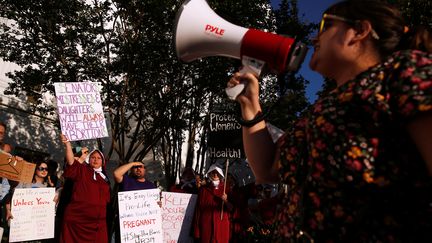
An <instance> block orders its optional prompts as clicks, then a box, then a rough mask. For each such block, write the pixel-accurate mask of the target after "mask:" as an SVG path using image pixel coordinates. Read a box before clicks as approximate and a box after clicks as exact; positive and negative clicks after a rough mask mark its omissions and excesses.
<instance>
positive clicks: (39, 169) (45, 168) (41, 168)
mask: <svg viewBox="0 0 432 243" xmlns="http://www.w3.org/2000/svg"><path fill="white" fill-rule="evenodd" d="M37 170H38V171H48V168H47V167H38V168H37Z"/></svg>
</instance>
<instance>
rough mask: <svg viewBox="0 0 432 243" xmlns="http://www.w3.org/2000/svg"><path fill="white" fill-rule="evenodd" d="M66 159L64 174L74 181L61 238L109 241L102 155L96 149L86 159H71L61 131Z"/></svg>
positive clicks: (70, 152)
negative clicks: (81, 160) (83, 160)
mask: <svg viewBox="0 0 432 243" xmlns="http://www.w3.org/2000/svg"><path fill="white" fill-rule="evenodd" d="M61 139H62V142H63V143H64V144H65V150H66V162H67V166H66V168H65V171H64V174H63V176H64V177H65V179H71V180H72V181H73V189H72V198H71V201H70V202H69V203H68V204H67V206H66V209H65V212H64V218H63V225H62V231H61V235H60V242H64V243H67V242H100V243H106V242H108V232H107V223H106V217H107V205H108V203H109V202H110V185H109V181H108V178H107V176H106V173H105V171H104V164H105V158H104V156H103V153H102V152H101V151H99V150H94V151H92V152H91V153H89V156H88V159H87V160H86V161H85V162H80V161H79V160H76V159H74V154H73V151H72V146H71V143H70V142H69V140H68V139H67V138H66V137H65V136H64V135H63V134H62V135H61Z"/></svg>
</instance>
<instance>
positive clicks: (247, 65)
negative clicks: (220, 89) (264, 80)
mask: <svg viewBox="0 0 432 243" xmlns="http://www.w3.org/2000/svg"><path fill="white" fill-rule="evenodd" d="M251 61H253V63H251ZM242 63H243V66H242V68H241V69H240V70H239V73H241V74H244V73H253V74H254V75H255V76H257V77H258V76H259V75H260V74H261V70H262V67H263V65H264V62H261V61H257V60H254V59H251V58H248V57H244V58H242ZM257 63H259V65H257ZM245 88H246V84H245V83H239V84H237V85H236V86H234V87H231V88H225V93H226V94H227V96H228V98H229V99H230V100H235V99H236V98H237V96H238V95H239V94H241V92H243V90H244V89H245Z"/></svg>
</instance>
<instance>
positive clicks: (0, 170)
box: [0, 152, 36, 183]
mask: <svg viewBox="0 0 432 243" xmlns="http://www.w3.org/2000/svg"><path fill="white" fill-rule="evenodd" d="M35 168H36V164H33V163H29V162H27V161H25V160H17V159H16V157H15V156H11V155H10V154H7V153H3V152H0V177H4V178H7V179H10V180H13V181H19V182H26V183H31V181H32V179H33V174H34V171H35Z"/></svg>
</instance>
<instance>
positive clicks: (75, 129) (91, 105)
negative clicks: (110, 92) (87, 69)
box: [54, 82, 109, 141]
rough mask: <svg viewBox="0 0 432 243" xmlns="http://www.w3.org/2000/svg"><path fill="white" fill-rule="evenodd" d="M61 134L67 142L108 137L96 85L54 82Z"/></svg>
mask: <svg viewBox="0 0 432 243" xmlns="http://www.w3.org/2000/svg"><path fill="white" fill-rule="evenodd" d="M54 87H55V93H56V97H57V108H58V115H59V119H60V125H61V130H62V133H63V134H64V135H65V136H66V137H67V138H68V139H69V140H70V141H77V140H87V139H94V138H103V137H108V136H109V135H108V130H107V125H106V122H105V115H104V113H103V107H102V99H101V95H100V91H101V86H100V84H99V83H97V82H73V83H72V82H70V83H69V82H61V83H54Z"/></svg>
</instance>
